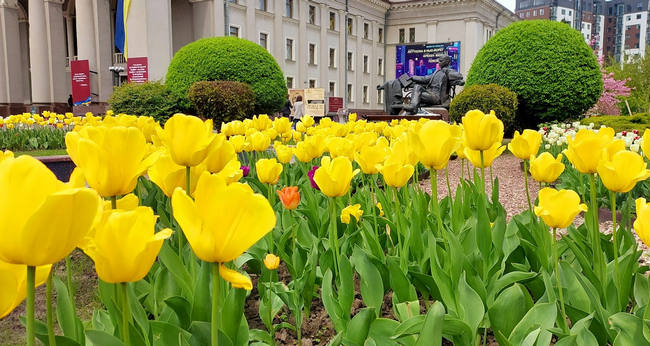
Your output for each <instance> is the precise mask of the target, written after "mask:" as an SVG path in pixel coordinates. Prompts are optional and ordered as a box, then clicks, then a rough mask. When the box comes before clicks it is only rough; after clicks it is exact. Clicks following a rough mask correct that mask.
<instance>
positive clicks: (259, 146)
mask: <svg viewBox="0 0 650 346" xmlns="http://www.w3.org/2000/svg"><path fill="white" fill-rule="evenodd" d="M248 139H249V141H250V142H251V148H252V149H253V150H254V151H258V152H261V151H266V149H268V148H269V145H271V138H269V137H268V136H267V135H265V134H264V133H262V132H254V133H253V134H251V135H250V136H249V138H248Z"/></svg>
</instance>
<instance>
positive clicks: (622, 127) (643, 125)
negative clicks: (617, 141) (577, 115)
mask: <svg viewBox="0 0 650 346" xmlns="http://www.w3.org/2000/svg"><path fill="white" fill-rule="evenodd" d="M580 122H581V123H582V124H583V125H589V123H594V125H595V126H594V128H599V127H600V126H601V125H605V126H607V127H611V128H613V129H614V130H615V131H616V132H621V131H632V130H639V132H641V133H643V131H645V129H650V114H649V113H640V114H635V115H632V116H629V115H602V116H596V117H590V118H585V119H582V120H581V121H580Z"/></svg>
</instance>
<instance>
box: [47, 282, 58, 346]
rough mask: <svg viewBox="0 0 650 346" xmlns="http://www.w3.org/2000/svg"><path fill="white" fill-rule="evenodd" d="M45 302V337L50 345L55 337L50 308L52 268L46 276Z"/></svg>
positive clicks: (52, 313)
mask: <svg viewBox="0 0 650 346" xmlns="http://www.w3.org/2000/svg"><path fill="white" fill-rule="evenodd" d="M45 304H46V308H47V339H48V341H49V343H50V346H56V337H55V336H54V311H53V309H52V270H50V274H48V276H47V288H46V291H45Z"/></svg>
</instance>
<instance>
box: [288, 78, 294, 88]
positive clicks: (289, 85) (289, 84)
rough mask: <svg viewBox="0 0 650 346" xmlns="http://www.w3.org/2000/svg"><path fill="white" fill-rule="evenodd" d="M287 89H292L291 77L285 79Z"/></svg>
mask: <svg viewBox="0 0 650 346" xmlns="http://www.w3.org/2000/svg"><path fill="white" fill-rule="evenodd" d="M287 88H288V89H293V77H287Z"/></svg>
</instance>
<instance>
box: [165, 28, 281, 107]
mask: <svg viewBox="0 0 650 346" xmlns="http://www.w3.org/2000/svg"><path fill="white" fill-rule="evenodd" d="M198 81H237V82H242V83H247V84H250V86H251V88H252V89H253V93H254V94H255V110H254V112H255V113H258V114H261V113H273V112H275V111H277V110H279V109H280V108H282V106H283V105H284V102H285V100H286V96H287V85H286V82H285V81H284V76H283V74H282V71H281V70H280V67H279V66H278V64H277V63H276V62H275V59H273V56H271V54H269V52H267V51H266V50H265V49H264V48H262V47H261V46H260V45H258V44H255V43H253V42H251V41H248V40H244V39H240V38H237V37H210V38H204V39H201V40H198V41H194V42H192V43H190V44H188V45H186V46H184V47H183V48H181V49H179V50H178V52H176V54H175V55H174V57H173V58H172V61H171V62H170V64H169V68H168V69H167V77H166V79H165V83H166V85H167V88H169V90H170V91H171V92H172V93H174V95H176V96H177V97H178V98H180V99H181V100H182V101H183V106H190V102H189V99H188V97H187V91H188V90H189V89H190V86H191V85H192V83H194V82H198Z"/></svg>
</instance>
